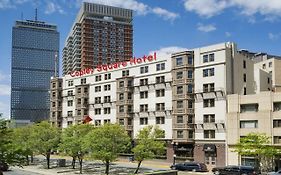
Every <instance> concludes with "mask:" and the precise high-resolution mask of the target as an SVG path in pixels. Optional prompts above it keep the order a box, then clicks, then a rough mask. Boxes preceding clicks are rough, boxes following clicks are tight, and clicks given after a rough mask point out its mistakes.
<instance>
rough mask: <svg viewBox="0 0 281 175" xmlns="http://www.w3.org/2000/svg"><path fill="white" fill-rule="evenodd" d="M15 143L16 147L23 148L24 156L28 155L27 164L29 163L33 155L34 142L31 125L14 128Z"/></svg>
mask: <svg viewBox="0 0 281 175" xmlns="http://www.w3.org/2000/svg"><path fill="white" fill-rule="evenodd" d="M13 131H14V132H13V145H14V147H15V148H16V149H18V150H21V151H22V154H23V156H25V157H26V164H27V165H29V156H31V157H32V156H33V151H32V143H31V139H30V133H31V132H32V128H31V126H25V127H20V128H15V129H14V130H13Z"/></svg>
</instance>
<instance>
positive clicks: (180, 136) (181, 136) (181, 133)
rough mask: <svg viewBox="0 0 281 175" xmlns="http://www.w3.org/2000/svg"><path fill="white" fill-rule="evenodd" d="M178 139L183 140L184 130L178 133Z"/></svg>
mask: <svg viewBox="0 0 281 175" xmlns="http://www.w3.org/2000/svg"><path fill="white" fill-rule="evenodd" d="M177 138H179V139H181V138H183V131H182V130H180V131H177Z"/></svg>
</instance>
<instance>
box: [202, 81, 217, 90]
mask: <svg viewBox="0 0 281 175" xmlns="http://www.w3.org/2000/svg"><path fill="white" fill-rule="evenodd" d="M214 91H215V83H209V84H203V92H214Z"/></svg>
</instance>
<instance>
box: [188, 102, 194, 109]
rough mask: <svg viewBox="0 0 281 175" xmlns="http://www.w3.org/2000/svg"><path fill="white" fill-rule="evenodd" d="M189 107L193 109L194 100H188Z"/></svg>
mask: <svg viewBox="0 0 281 175" xmlns="http://www.w3.org/2000/svg"><path fill="white" fill-rule="evenodd" d="M187 108H188V109H192V108H193V102H192V100H188V105H187Z"/></svg>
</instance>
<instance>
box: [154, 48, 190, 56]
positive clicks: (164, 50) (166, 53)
mask: <svg viewBox="0 0 281 175" xmlns="http://www.w3.org/2000/svg"><path fill="white" fill-rule="evenodd" d="M186 50H188V49H187V48H183V47H178V46H170V47H162V48H160V49H159V50H154V51H150V52H149V54H150V55H151V54H153V53H154V52H156V54H157V57H165V58H167V57H169V58H170V57H171V54H172V53H176V52H181V51H186Z"/></svg>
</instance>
